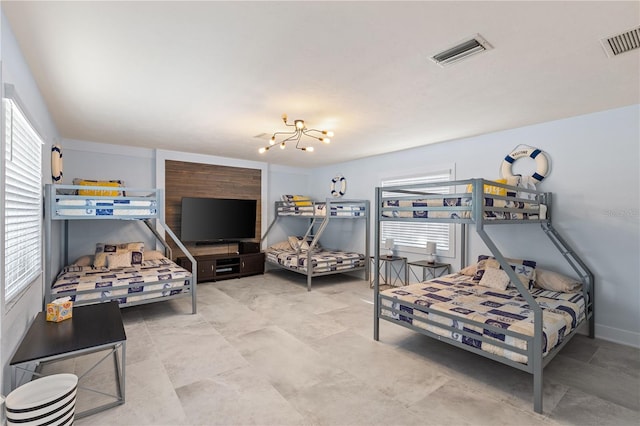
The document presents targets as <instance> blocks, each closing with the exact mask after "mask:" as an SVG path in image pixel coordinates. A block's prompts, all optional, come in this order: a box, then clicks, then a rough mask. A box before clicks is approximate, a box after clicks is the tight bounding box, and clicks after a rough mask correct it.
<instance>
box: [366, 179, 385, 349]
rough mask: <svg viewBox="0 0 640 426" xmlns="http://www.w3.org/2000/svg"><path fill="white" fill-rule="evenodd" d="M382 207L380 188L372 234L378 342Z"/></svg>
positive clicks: (374, 331) (374, 312)
mask: <svg viewBox="0 0 640 426" xmlns="http://www.w3.org/2000/svg"><path fill="white" fill-rule="evenodd" d="M381 207H382V189H381V188H380V187H378V188H376V208H375V211H376V226H375V229H374V233H373V242H374V249H373V253H374V254H373V256H374V257H373V271H374V278H373V318H374V319H373V339H374V340H380V316H379V312H380V295H379V292H380V274H378V271H379V269H378V268H379V267H380V223H381V220H380V219H381V218H382V212H381V211H380V208H381ZM367 263H369V258H367ZM369 273H371V272H369Z"/></svg>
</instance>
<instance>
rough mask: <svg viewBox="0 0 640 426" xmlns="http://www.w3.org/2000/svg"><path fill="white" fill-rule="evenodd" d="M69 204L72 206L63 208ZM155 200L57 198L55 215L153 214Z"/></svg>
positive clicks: (155, 212)
mask: <svg viewBox="0 0 640 426" xmlns="http://www.w3.org/2000/svg"><path fill="white" fill-rule="evenodd" d="M64 206H69V207H72V208H64ZM156 214H157V202H156V200H155V199H151V200H139V199H138V200H130V199H103V198H96V199H93V198H81V199H70V198H65V199H58V200H56V216H155V215H156Z"/></svg>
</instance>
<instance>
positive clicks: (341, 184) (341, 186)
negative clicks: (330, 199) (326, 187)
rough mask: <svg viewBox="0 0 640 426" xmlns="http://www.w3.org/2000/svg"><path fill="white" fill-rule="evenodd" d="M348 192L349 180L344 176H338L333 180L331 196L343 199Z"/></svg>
mask: <svg viewBox="0 0 640 426" xmlns="http://www.w3.org/2000/svg"><path fill="white" fill-rule="evenodd" d="M346 192H347V179H345V177H344V176H342V175H337V176H335V177H334V178H333V179H331V195H333V196H334V197H336V198H337V197H342V196H343V195H344V194H345V193H346Z"/></svg>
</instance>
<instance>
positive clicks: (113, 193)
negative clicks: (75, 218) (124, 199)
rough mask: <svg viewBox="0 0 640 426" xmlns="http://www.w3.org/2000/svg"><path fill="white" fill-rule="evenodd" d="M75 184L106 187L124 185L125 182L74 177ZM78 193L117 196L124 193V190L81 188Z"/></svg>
mask: <svg viewBox="0 0 640 426" xmlns="http://www.w3.org/2000/svg"><path fill="white" fill-rule="evenodd" d="M73 184H74V185H79V186H104V187H112V188H118V187H121V186H124V182H122V181H121V180H89V179H78V178H75V179H73ZM78 195H88V196H92V195H100V196H108V197H117V196H120V195H124V194H123V192H122V191H111V190H99V189H79V190H78Z"/></svg>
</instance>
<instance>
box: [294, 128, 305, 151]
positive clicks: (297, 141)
mask: <svg viewBox="0 0 640 426" xmlns="http://www.w3.org/2000/svg"><path fill="white" fill-rule="evenodd" d="M302 133H303V132H298V139H297V140H296V148H297V149H300V150H304V148H300V139H301V138H302Z"/></svg>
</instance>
